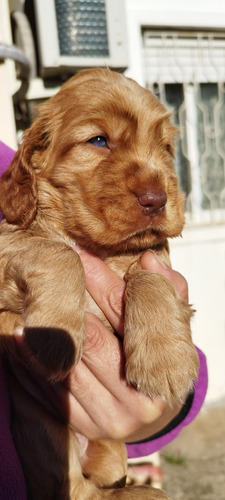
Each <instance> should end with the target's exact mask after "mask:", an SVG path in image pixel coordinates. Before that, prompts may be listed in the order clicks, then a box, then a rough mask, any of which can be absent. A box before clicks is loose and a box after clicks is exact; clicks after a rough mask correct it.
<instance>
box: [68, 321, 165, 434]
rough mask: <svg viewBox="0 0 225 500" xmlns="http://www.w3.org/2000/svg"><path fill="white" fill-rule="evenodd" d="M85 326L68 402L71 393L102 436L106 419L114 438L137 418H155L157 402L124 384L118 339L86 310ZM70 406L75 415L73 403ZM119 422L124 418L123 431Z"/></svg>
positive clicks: (133, 428) (129, 430) (131, 429)
mask: <svg viewBox="0 0 225 500" xmlns="http://www.w3.org/2000/svg"><path fill="white" fill-rule="evenodd" d="M86 330H87V338H86V343H85V350H84V354H83V357H82V362H81V363H79V365H78V366H77V367H75V368H74V369H73V372H72V375H71V376H70V379H69V388H70V392H71V396H70V400H71V403H72V402H73V397H74V398H75V399H76V401H78V402H79V404H80V406H81V407H82V408H83V409H84V410H85V412H86V413H87V414H89V416H90V418H92V420H93V422H95V423H97V425H96V429H97V427H98V426H99V428H101V432H102V431H103V430H104V429H105V433H106V436H109V428H108V426H109V423H110V427H111V429H110V433H111V435H113V436H114V438H115V437H116V438H117V439H119V434H120V436H121V433H122V434H124V432H127V436H128V435H129V434H133V432H135V431H136V425H137V422H138V423H139V425H140V422H141V425H142V426H143V425H144V424H145V423H146V424H148V425H149V422H150V421H152V420H156V418H158V416H159V414H160V412H161V406H160V403H159V405H157V404H153V402H152V401H151V400H150V398H147V397H145V396H143V395H142V394H140V393H138V392H137V391H136V389H135V388H134V387H132V386H129V385H128V384H127V382H126V380H125V377H124V373H123V366H124V355H123V350H122V346H121V342H120V341H119V340H118V339H117V338H116V337H115V336H114V335H113V334H112V333H111V332H109V331H108V330H107V328H106V327H105V326H104V325H103V323H102V322H101V321H100V320H99V319H98V318H96V317H95V316H94V315H92V314H91V313H89V314H87V322H86ZM76 406H77V405H76ZM71 408H72V412H73V413H72V415H74V418H75V419H76V418H77V416H76V411H75V413H74V405H73V404H71ZM134 408H135V417H134ZM122 422H125V427H126V431H125V430H124V428H123V425H121V424H122ZM92 427H93V426H92ZM87 432H88V429H87ZM101 436H102V434H101Z"/></svg>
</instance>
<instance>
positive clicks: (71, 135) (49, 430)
mask: <svg viewBox="0 0 225 500" xmlns="http://www.w3.org/2000/svg"><path fill="white" fill-rule="evenodd" d="M174 136H175V128H174V126H173V125H172V124H171V123H170V116H169V114H168V113H167V112H166V110H165V109H164V107H163V106H162V104H161V103H160V102H159V101H158V99H157V98H156V97H155V96H154V95H153V94H152V93H151V92H150V91H149V90H146V89H144V88H142V87H140V86H139V85H138V84H137V83H136V82H134V81H133V80H130V79H127V78H125V77H124V76H123V75H120V74H118V73H114V72H111V71H109V70H107V69H104V70H102V69H95V70H87V71H83V72H81V73H79V74H78V75H77V76H75V77H73V78H71V79H70V80H69V81H68V82H67V83H66V84H64V85H63V87H62V89H61V90H60V91H59V93H58V94H57V95H55V96H54V97H52V98H51V99H49V100H48V101H47V102H46V103H44V104H43V105H42V106H41V107H40V109H39V115H38V117H37V119H36V121H35V122H34V124H33V125H32V126H31V127H30V129H29V130H27V131H26V132H25V134H24V138H23V142H22V144H21V146H20V148H19V150H18V152H17V153H16V155H15V157H14V159H13V161H12V163H11V165H10V166H9V168H8V169H7V171H6V172H5V173H4V174H3V177H2V182H1V185H0V207H1V210H2V212H3V213H4V215H5V218H6V220H5V221H3V223H2V224H1V226H0V333H1V339H2V340H1V347H2V352H3V353H4V356H5V358H6V359H7V363H6V365H7V368H6V369H7V370H8V377H9V384H10V392H11V400H12V429H13V435H14V440H15V444H16V447H17V450H18V453H19V456H20V460H21V463H22V465H23V469H24V474H25V478H26V483H27V490H28V498H29V499H35V500H36V499H38V500H45V499H46V500H47V499H51V500H53V499H54V500H55V499H60V500H66V499H78V500H86V499H87V500H95V499H101V498H105V499H107V498H114V497H115V498H117V499H121V500H122V499H126V498H127V499H130V500H132V499H137V498H138V499H142V498H143V499H145V498H146V499H163V498H166V497H165V495H164V494H163V493H162V492H160V491H157V490H154V489H152V488H149V487H126V488H123V487H122V488H119V489H118V488H117V487H118V486H122V483H123V481H122V478H124V477H125V475H126V455H125V451H124V450H125V447H124V445H122V444H119V443H108V442H98V443H93V442H92V443H89V445H88V448H87V451H86V454H85V457H83V458H82V456H81V455H82V454H81V452H80V448H79V441H78V440H77V438H76V436H75V434H74V433H73V432H72V431H71V430H70V429H69V428H68V426H67V425H66V423H64V422H62V421H61V420H60V418H59V417H58V416H57V415H51V414H50V413H49V412H48V411H46V410H45V407H44V404H42V402H41V397H37V399H36V400H35V399H34V398H33V397H31V396H30V394H29V383H31V382H30V381H29V382H28V384H27V387H23V386H22V385H21V384H20V381H19V380H20V377H19V368H18V365H17V363H16V358H15V356H16V351H15V347H14V344H13V342H10V337H9V336H10V335H12V334H13V332H14V330H15V329H16V328H17V327H18V326H21V325H25V331H26V335H27V342H28V344H29V346H30V348H31V350H32V351H33V352H34V353H36V354H37V356H38V357H37V358H36V359H38V363H41V365H42V368H44V369H45V372H46V377H48V379H49V380H51V381H58V380H62V379H63V378H65V377H66V375H67V374H68V373H69V371H70V368H71V367H72V365H73V364H74V363H77V362H78V361H79V359H80V358H81V356H82V349H83V344H84V338H85V328H84V309H85V307H84V304H85V300H87V302H88V304H89V305H88V307H89V308H92V310H97V306H96V305H95V306H93V304H91V299H90V297H89V298H86V299H85V280H84V273H83V268H82V264H81V261H80V258H79V256H78V254H77V253H76V252H75V251H74V243H75V242H76V243H78V244H80V245H81V246H84V247H85V248H87V249H89V250H90V251H92V252H94V253H96V254H97V255H99V256H100V257H101V258H103V259H105V260H106V262H107V263H108V264H109V265H110V266H111V267H112V269H114V270H116V271H117V272H118V274H119V275H120V276H123V277H124V279H125V280H126V283H127V284H126V294H125V334H124V343H123V346H124V352H125V357H126V379H127V381H128V382H129V383H130V384H134V385H135V386H137V388H138V390H140V391H142V392H143V393H145V394H149V395H150V396H152V397H154V396H158V397H162V398H165V399H166V400H168V401H172V400H174V399H175V400H182V399H183V397H184V394H185V393H187V391H189V390H191V388H192V383H193V379H195V378H196V376H197V371H198V358H197V355H196V352H195V349H194V347H193V344H192V340H191V333H190V317H191V315H192V312H191V309H190V307H189V306H188V305H186V304H185V303H184V302H183V301H182V300H181V299H180V298H179V297H178V295H177V293H176V291H175V290H174V288H173V286H172V285H171V284H170V283H169V282H168V281H167V280H166V279H165V278H164V277H163V276H159V275H157V274H152V273H150V272H146V271H144V270H142V269H141V268H140V265H139V263H138V261H139V258H140V255H141V254H142V252H143V251H145V250H146V249H148V248H151V249H153V250H154V251H155V252H157V253H158V254H159V255H160V256H161V258H162V259H164V261H165V262H166V263H167V264H168V263H169V257H168V243H167V238H168V237H175V236H178V235H180V233H181V231H182V228H183V223H184V215H183V212H184V195H183V193H182V192H181V191H180V190H179V188H178V181H177V177H176V174H175V171H174V166H173V154H174V149H173V148H174V146H173V143H174ZM98 314H99V315H101V313H100V311H98ZM105 321H106V320H105ZM16 367H17V368H16ZM28 372H29V367H28ZM65 413H66V409H65Z"/></svg>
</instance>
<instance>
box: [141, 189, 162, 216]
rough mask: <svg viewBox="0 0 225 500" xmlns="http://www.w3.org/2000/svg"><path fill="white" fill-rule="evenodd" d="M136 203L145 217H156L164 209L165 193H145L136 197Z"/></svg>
mask: <svg viewBox="0 0 225 500" xmlns="http://www.w3.org/2000/svg"><path fill="white" fill-rule="evenodd" d="M138 201H139V203H140V205H141V207H142V211H143V212H144V214H145V215H151V216H154V215H157V214H159V213H160V212H162V210H163V209H164V207H165V205H166V202H167V194H166V193H165V191H147V192H146V193H142V194H140V195H138Z"/></svg>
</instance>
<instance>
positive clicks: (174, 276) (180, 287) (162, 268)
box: [140, 250, 188, 302]
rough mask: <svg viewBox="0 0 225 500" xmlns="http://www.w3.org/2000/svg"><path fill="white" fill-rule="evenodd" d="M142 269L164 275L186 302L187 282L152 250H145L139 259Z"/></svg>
mask: <svg viewBox="0 0 225 500" xmlns="http://www.w3.org/2000/svg"><path fill="white" fill-rule="evenodd" d="M140 262H141V267H142V269H146V270H148V271H151V272H153V273H158V274H161V275H162V276H165V278H167V279H168V280H169V281H170V282H171V283H172V284H173V285H174V288H176V290H177V292H178V293H179V295H180V297H181V298H182V299H183V300H184V301H185V302H188V284H187V281H186V279H185V278H184V276H182V274H180V273H178V272H177V271H174V270H173V269H171V267H169V266H167V265H166V264H165V263H164V262H163V261H162V260H161V259H160V257H159V256H158V255H156V254H155V253H154V252H152V251H149V250H148V251H146V252H145V253H144V254H143V255H142V256H141V259H140Z"/></svg>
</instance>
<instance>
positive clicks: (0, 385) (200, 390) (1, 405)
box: [0, 141, 208, 500]
mask: <svg viewBox="0 0 225 500" xmlns="http://www.w3.org/2000/svg"><path fill="white" fill-rule="evenodd" d="M13 156H14V151H13V150H12V149H10V148H8V147H7V146H6V145H5V144H3V143H2V142H1V141H0V177H1V174H2V173H3V171H4V170H5V169H6V167H7V166H8V165H9V163H10V162H11V160H12V158H13ZM1 219H2V215H1V213H0V221H1ZM197 352H198V355H199V361H200V371H199V377H198V381H197V382H196V383H195V390H194V394H193V395H192V396H190V397H189V398H188V400H187V402H186V404H185V405H184V407H183V408H182V410H181V412H180V414H179V415H178V417H176V418H175V419H174V420H173V421H172V422H171V423H170V424H169V425H168V426H167V427H166V428H165V429H164V430H163V431H162V432H160V433H158V434H157V435H155V436H152V437H151V438H149V439H148V440H145V441H144V442H140V443H135V444H128V445H127V451H128V456H129V457H130V458H134V457H138V456H139V457H140V456H145V455H150V454H151V453H153V452H155V451H157V450H160V449H161V448H162V447H163V446H165V445H166V444H168V443H169V442H170V441H172V440H173V439H174V438H175V437H176V436H178V434H179V433H180V431H181V430H182V429H183V428H184V427H185V426H186V425H189V424H190V422H192V420H194V418H195V417H196V415H197V414H198V412H199V411H200V409H201V407H202V404H203V402H204V399H205V396H206V391H207V384H208V376H207V365H206V358H205V356H204V354H203V353H202V352H201V351H200V350H199V349H197ZM10 499H13V500H25V499H26V493H25V484H24V479H23V474H22V470H21V467H20V463H19V460H18V457H17V454H16V450H15V448H14V444H13V441H12V437H11V433H10V409H9V400H8V394H7V381H6V380H5V379H4V373H3V371H2V369H1V366H0V500H10Z"/></svg>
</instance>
